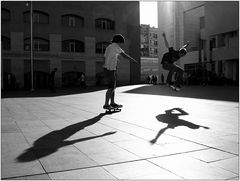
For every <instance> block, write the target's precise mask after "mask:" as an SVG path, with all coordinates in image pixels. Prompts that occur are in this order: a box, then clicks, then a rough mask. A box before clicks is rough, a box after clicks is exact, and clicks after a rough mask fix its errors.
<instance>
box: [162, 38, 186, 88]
mask: <svg viewBox="0 0 240 181" xmlns="http://www.w3.org/2000/svg"><path fill="white" fill-rule="evenodd" d="M162 36H163V38H164V43H165V46H166V47H167V48H168V52H167V53H165V54H164V55H163V58H162V62H161V64H162V67H163V69H165V70H168V71H169V72H168V75H167V80H166V83H167V85H168V86H171V87H172V86H174V88H176V90H180V88H181V84H182V82H183V72H184V71H183V68H181V67H180V66H178V65H176V64H175V62H176V61H177V60H179V59H180V58H181V57H183V56H185V55H186V54H187V50H186V47H187V46H188V45H189V42H187V44H185V45H183V46H182V47H181V48H180V49H179V50H174V49H173V47H170V46H169V44H168V41H167V38H166V35H165V33H163V34H162ZM174 72H176V81H175V82H172V75H173V73H174Z"/></svg>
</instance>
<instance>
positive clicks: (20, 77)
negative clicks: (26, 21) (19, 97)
mask: <svg viewBox="0 0 240 181" xmlns="http://www.w3.org/2000/svg"><path fill="white" fill-rule="evenodd" d="M23 49H24V38H23V32H11V50H12V51H13V52H18V53H22V52H23ZM11 73H12V74H13V75H14V76H15V77H16V82H17V83H19V87H20V88H22V87H23V86H24V61H23V59H21V58H12V59H11Z"/></svg>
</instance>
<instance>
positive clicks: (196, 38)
mask: <svg viewBox="0 0 240 181" xmlns="http://www.w3.org/2000/svg"><path fill="white" fill-rule="evenodd" d="M158 17H159V18H158V26H159V28H160V29H161V31H159V34H160V35H159V57H160V59H161V58H162V56H163V54H164V53H165V52H166V51H168V50H167V49H166V47H165V46H164V40H163V38H162V36H161V34H162V33H163V32H165V33H166V35H167V39H168V41H169V44H170V46H173V47H174V48H175V49H178V48H180V47H181V46H182V45H183V44H184V43H186V42H187V41H190V46H189V48H188V54H187V56H185V57H183V58H181V59H180V61H179V62H178V64H179V65H180V66H182V67H183V68H184V70H185V72H186V73H187V76H188V77H190V76H193V77H194V80H195V82H197V83H201V82H204V81H206V80H208V79H209V78H210V77H215V79H214V80H217V79H216V78H221V79H222V78H224V79H225V80H228V82H232V83H233V84H238V81H239V2H237V1H222V2H220V1H217V2H215V1H206V2H204V1H196V2H194V1H189V2H178V1H176V2H158ZM159 74H160V75H161V74H164V75H167V72H166V71H165V70H163V69H162V65H161V64H159ZM165 77H166V76H165Z"/></svg>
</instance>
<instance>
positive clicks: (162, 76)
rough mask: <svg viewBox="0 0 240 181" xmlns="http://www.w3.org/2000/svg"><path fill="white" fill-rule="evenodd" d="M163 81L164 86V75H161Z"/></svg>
mask: <svg viewBox="0 0 240 181" xmlns="http://www.w3.org/2000/svg"><path fill="white" fill-rule="evenodd" d="M161 80H162V84H164V75H163V74H161Z"/></svg>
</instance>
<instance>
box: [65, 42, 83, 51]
mask: <svg viewBox="0 0 240 181" xmlns="http://www.w3.org/2000/svg"><path fill="white" fill-rule="evenodd" d="M62 52H70V53H84V52H85V44H84V42H83V41H79V40H76V39H67V40H63V41H62Z"/></svg>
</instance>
